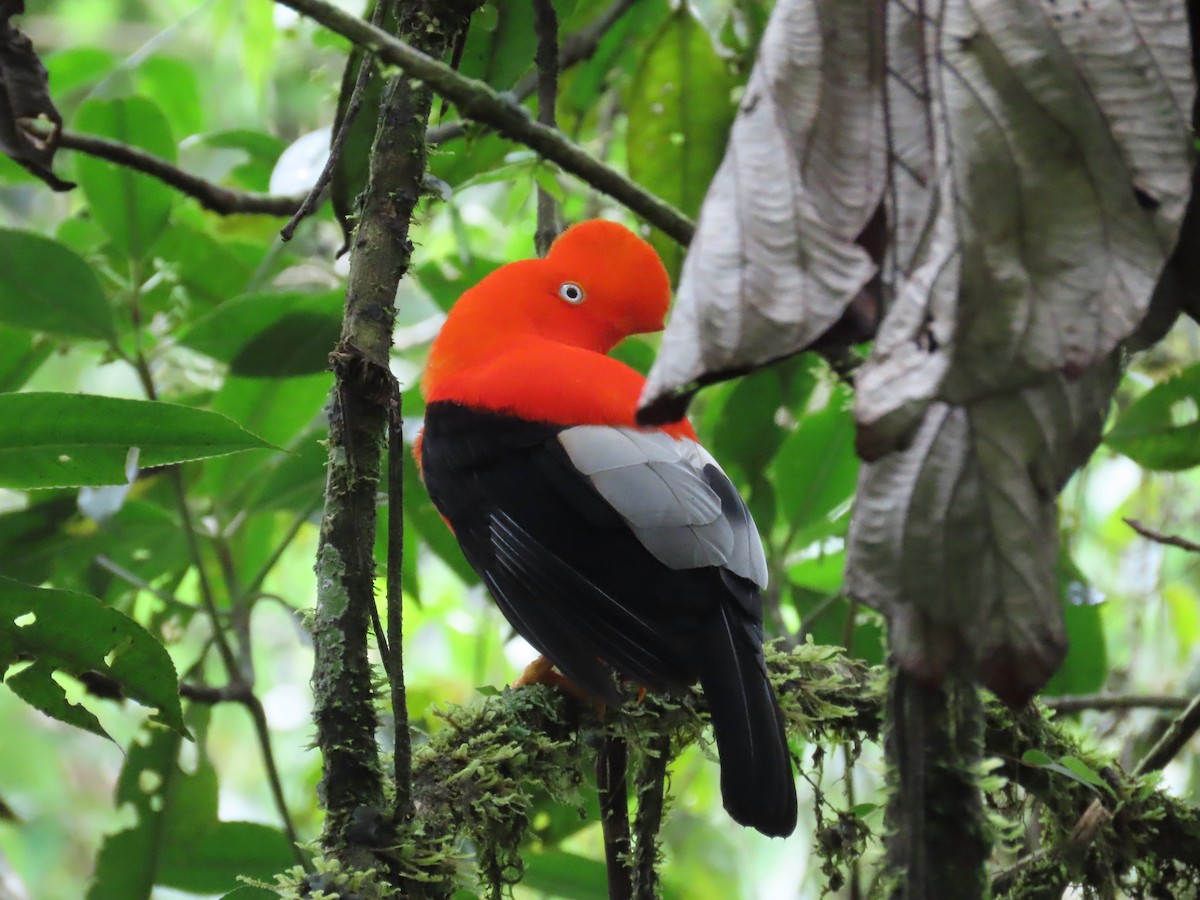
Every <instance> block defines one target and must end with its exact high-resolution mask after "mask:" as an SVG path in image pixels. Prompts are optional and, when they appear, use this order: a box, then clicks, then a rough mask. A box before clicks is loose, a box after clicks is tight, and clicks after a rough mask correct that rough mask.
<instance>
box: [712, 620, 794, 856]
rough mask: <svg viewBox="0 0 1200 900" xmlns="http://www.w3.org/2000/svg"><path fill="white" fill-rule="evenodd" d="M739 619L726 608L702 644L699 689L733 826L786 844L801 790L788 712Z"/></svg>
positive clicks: (754, 643)
mask: <svg viewBox="0 0 1200 900" xmlns="http://www.w3.org/2000/svg"><path fill="white" fill-rule="evenodd" d="M739 618H740V616H738V613H737V612H736V611H735V610H732V609H730V608H728V607H727V606H724V605H722V607H721V611H720V614H719V615H718V616H717V617H716V620H715V621H713V622H712V623H711V624H710V625H709V626H708V627H707V629H706V630H705V633H704V634H703V635H702V636H701V648H700V649H701V653H702V654H703V657H702V658H703V659H704V665H703V667H702V668H703V671H702V673H701V675H700V686H701V687H703V688H704V695H705V697H707V699H708V707H709V710H710V712H711V714H712V723H713V734H714V735H715V736H716V739H717V754H718V755H719V756H720V758H721V798H722V800H723V801H724V803H725V810H726V811H727V812H728V813H729V815H730V816H731V817H732V818H733V819H734V821H736V822H739V823H741V824H742V825H748V826H750V827H751V828H755V829H757V830H758V831H761V832H762V833H763V834H765V835H769V836H771V837H786V836H787V835H789V834H791V833H792V831H794V830H795V828H796V783H795V780H794V778H793V776H792V760H791V754H790V752H789V751H788V744H787V734H786V733H785V731H784V727H783V712H782V711H781V710H780V708H779V702H778V701H777V700H776V699H775V693H774V691H773V690H772V689H771V684H770V682H769V681H768V680H767V669H766V663H765V662H764V660H763V654H762V647H761V646H760V645H759V644H758V642H757V641H756V640H754V638H753V637H752V636H751V635H750V634H749V633H748V631H747V629H746V627H745V625H744V624H743V623H742V622H740V621H737V620H738V619H739Z"/></svg>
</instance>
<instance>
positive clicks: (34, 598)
mask: <svg viewBox="0 0 1200 900" xmlns="http://www.w3.org/2000/svg"><path fill="white" fill-rule="evenodd" d="M18 657H22V658H23V657H32V658H33V660H34V663H33V665H31V666H29V668H27V669H25V670H24V671H23V672H21V673H19V674H18V675H15V676H13V678H10V679H8V681H7V682H6V684H9V686H10V687H12V688H13V690H14V692H16V693H17V694H18V695H19V696H20V697H21V698H22V699H23V700H25V702H27V703H29V704H31V705H32V706H35V707H37V708H38V709H40V710H41V711H42V712H44V713H46V714H47V715H49V716H53V717H54V718H56V719H59V720H61V721H64V722H67V723H68V724H71V725H76V726H78V727H81V728H85V729H86V730H88V731H92V732H95V733H96V734H101V735H103V734H104V730H103V728H101V727H100V723H99V722H98V721H97V720H96V719H95V717H94V716H92V714H91V713H89V712H87V711H86V710H80V709H79V707H72V706H71V705H70V704H69V703H68V702H67V700H66V698H65V696H64V695H63V691H62V687H61V686H59V685H58V683H57V682H55V681H54V680H53V678H52V677H51V675H52V673H53V672H55V671H61V672H65V673H67V674H69V675H73V676H79V675H82V674H83V673H85V672H99V673H101V674H103V675H107V676H108V677H109V678H112V679H114V680H115V681H117V682H118V683H119V684H120V685H121V689H122V691H123V692H124V693H125V694H126V695H127V696H129V697H132V698H133V699H134V700H136V701H137V702H138V703H141V704H142V705H143V706H147V707H151V708H154V709H156V710H157V712H156V713H155V714H154V719H155V721H158V722H160V723H161V724H163V725H166V726H167V727H168V728H171V729H174V730H175V731H177V732H180V733H183V732H184V731H185V729H184V725H183V713H182V710H181V709H180V706H179V679H178V677H177V676H176V674H175V665H174V663H172V662H171V657H170V655H169V654H168V653H167V651H166V648H164V647H163V645H162V644H161V643H159V642H158V640H156V639H155V638H154V637H153V636H151V635H150V634H149V633H148V632H147V631H145V630H144V629H143V628H142V627H141V626H140V625H138V624H137V623H136V622H134V621H133V620H132V619H130V618H129V617H128V616H126V615H124V614H123V613H120V612H118V611H117V610H115V609H111V608H109V607H105V606H102V605H101V604H100V601H99V600H97V599H96V598H95V597H89V596H87V595H86V594H76V593H73V592H71V591H59V590H49V589H46V588H36V587H31V586H29V585H25V584H21V583H20V582H19V581H13V580H12V579H10V578H4V577H2V576H0V673H2V672H3V671H5V670H6V669H7V668H8V667H9V666H10V665H12V663H13V662H14V661H16V660H17V658H18ZM14 681H15V682H17V683H16V684H13V682H14ZM73 710H74V711H73Z"/></svg>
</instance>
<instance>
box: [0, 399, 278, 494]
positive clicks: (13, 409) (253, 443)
mask: <svg viewBox="0 0 1200 900" xmlns="http://www.w3.org/2000/svg"><path fill="white" fill-rule="evenodd" d="M135 447H136V448H137V450H138V459H137V462H138V465H139V466H140V467H141V468H150V467H151V466H162V465H167V464H169V463H178V462H187V461H189V460H195V459H205V458H208V457H212V456H224V455H226V454H230V453H240V452H241V451H243V450H254V449H259V448H268V449H269V448H270V447H271V445H270V444H268V443H266V442H265V441H263V440H261V439H260V438H258V437H255V436H254V435H253V434H251V433H250V432H248V431H246V430H245V429H244V428H242V427H241V426H240V425H238V424H237V423H236V422H233V421H232V420H230V419H227V418H225V417H224V416H222V415H220V414H218V413H214V412H208V411H207V410H202V409H192V408H190V407H187V406H176V405H174V404H171V403H161V402H154V401H149V400H122V399H117V398H114V397H94V396H88V395H85V394H57V393H28V394H3V395H0V487H8V488H17V489H21V490H30V489H34V488H48V487H77V486H80V485H100V484H124V483H125V482H126V480H127V478H126V474H125V466H126V460H127V457H128V455H129V452H130V450H131V448H135Z"/></svg>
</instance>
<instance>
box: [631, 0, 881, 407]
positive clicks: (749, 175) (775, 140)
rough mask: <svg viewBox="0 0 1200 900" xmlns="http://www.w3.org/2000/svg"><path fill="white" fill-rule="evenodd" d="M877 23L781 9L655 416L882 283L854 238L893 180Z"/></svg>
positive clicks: (731, 149)
mask: <svg viewBox="0 0 1200 900" xmlns="http://www.w3.org/2000/svg"><path fill="white" fill-rule="evenodd" d="M874 18H875V16H874V12H873V10H872V8H871V7H870V5H869V4H858V3H845V2H842V0H780V2H779V3H778V4H777V5H776V7H775V10H774V12H773V13H772V15H771V20H770V23H769V24H768V26H767V30H766V33H765V34H764V35H763V40H762V44H761V46H760V48H759V55H758V60H757V61H756V63H755V65H754V70H753V72H752V73H751V75H750V80H749V82H748V83H747V85H746V88H745V91H744V93H743V95H742V101H741V105H740V108H739V109H738V114H737V118H736V120H735V121H734V124H733V128H732V131H731V133H730V138H729V146H728V147H727V149H726V151H725V158H724V160H723V161H722V163H721V167H720V169H719V170H718V171H717V174H716V177H715V178H714V180H713V183H712V185H711V187H710V188H709V191H708V195H707V197H706V199H705V201H704V205H703V207H702V208H701V211H700V221H699V223H698V226H697V230H696V237H695V239H694V240H693V241H692V245H691V248H690V250H689V252H688V256H687V259H686V261H685V262H684V266H683V274H682V277H681V279H680V285H679V296H678V299H677V301H676V304H675V311H674V313H673V315H672V318H671V325H670V327H669V328H668V329H667V332H666V335H665V336H664V339H663V346H662V351H661V352H660V354H659V357H658V362H657V363H656V364H655V366H654V369H653V370H652V371H651V374H650V382H649V384H648V385H647V388H646V393H645V394H644V395H643V402H644V404H645V406H646V407H648V408H649V407H655V406H657V407H658V409H657V410H654V409H648V410H647V412H648V413H649V417H650V418H656V419H660V420H661V419H663V418H670V417H671V416H672V415H675V416H677V415H678V414H679V413H681V412H682V408H683V406H685V405H686V402H687V399H688V397H689V396H690V394H688V393H687V391H688V388H689V386H691V385H693V384H694V383H695V382H697V381H700V380H713V376H720V375H726V376H727V375H730V374H736V373H737V372H738V371H744V370H746V369H748V368H751V367H754V366H759V365H762V364H764V363H767V362H769V361H771V360H774V359H778V358H779V357H781V356H785V355H787V354H790V353H795V352H798V351H800V350H803V349H804V348H805V347H807V346H808V345H809V344H811V343H812V342H813V341H814V340H816V339H817V338H819V337H820V336H821V335H822V334H824V333H825V332H826V331H828V330H829V328H830V327H831V326H833V325H834V324H835V323H836V322H837V321H838V320H839V319H840V318H841V317H842V314H843V312H844V311H845V309H846V307H847V306H848V305H849V304H850V303H851V301H853V300H854V298H855V297H856V296H857V295H858V294H859V292H860V291H862V290H863V289H864V287H865V286H866V285H867V284H868V282H869V281H870V280H871V279H872V278H873V277H874V275H875V273H876V267H875V265H874V263H873V262H872V261H871V258H870V256H869V255H868V253H867V251H866V250H865V249H864V248H863V247H862V246H860V245H859V244H858V243H856V239H857V238H858V236H859V235H860V234H861V233H862V232H863V230H864V228H865V227H866V225H867V223H868V222H869V221H870V220H871V217H872V216H873V215H874V213H875V211H876V209H877V208H878V206H879V203H880V199H881V196H882V192H883V186H884V181H885V168H884V163H885V159H884V152H885V139H884V127H883V106H882V92H881V86H882V63H881V61H880V58H879V54H878V47H877V46H876V45H877V43H878V42H877V40H876V39H875V36H874V35H875V28H876V26H875V24H874ZM664 410H665V411H664Z"/></svg>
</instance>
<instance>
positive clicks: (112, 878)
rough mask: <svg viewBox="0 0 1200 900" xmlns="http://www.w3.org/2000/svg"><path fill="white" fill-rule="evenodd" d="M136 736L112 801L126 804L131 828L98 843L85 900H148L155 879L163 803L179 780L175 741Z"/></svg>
mask: <svg viewBox="0 0 1200 900" xmlns="http://www.w3.org/2000/svg"><path fill="white" fill-rule="evenodd" d="M142 737H145V738H147V739H146V740H145V741H144V742H135V743H134V744H133V745H132V746H131V747H130V748H129V754H128V756H127V757H126V760H125V766H124V768H122V769H121V775H120V777H119V778H118V779H117V790H116V797H115V802H114V805H115V806H117V807H118V808H119V807H122V806H125V805H126V804H128V805H129V806H130V807H131V808H132V809H133V811H134V813H135V814H136V815H137V823H136V824H135V825H134V826H133V827H131V828H126V829H125V830H124V831H119V832H117V833H116V834H112V835H109V836H108V837H106V838H105V839H104V845H103V846H102V847H101V848H100V854H99V856H98V857H97V858H96V871H95V874H94V875H93V878H92V885H91V888H90V889H89V890H88V894H87V900H149V897H150V892H151V891H152V890H153V889H154V884H155V882H156V881H157V880H158V866H159V860H160V855H161V853H162V835H163V831H164V828H163V822H162V819H163V817H164V816H165V815H166V803H167V799H168V798H169V796H170V794H171V793H172V792H173V791H174V788H175V785H176V782H177V780H178V779H180V778H182V777H184V776H183V772H182V771H181V770H180V768H179V765H178V764H177V763H176V759H177V758H178V756H179V747H180V744H181V739H180V737H179V736H178V735H176V734H175V733H174V732H170V731H165V730H163V729H155V730H147V731H146V732H144V733H143V735H142Z"/></svg>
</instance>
